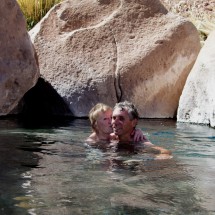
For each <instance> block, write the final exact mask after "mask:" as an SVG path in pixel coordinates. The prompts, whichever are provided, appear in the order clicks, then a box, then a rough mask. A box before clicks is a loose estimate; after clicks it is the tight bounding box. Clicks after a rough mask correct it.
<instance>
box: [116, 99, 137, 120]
mask: <svg viewBox="0 0 215 215" xmlns="http://www.w3.org/2000/svg"><path fill="white" fill-rule="evenodd" d="M115 108H120V109H121V110H122V111H124V110H127V111H128V115H129V118H130V120H133V119H139V113H138V111H137V108H136V107H135V106H134V104H132V103H131V102H128V101H123V102H119V103H116V105H115V106H114V108H113V109H115Z"/></svg>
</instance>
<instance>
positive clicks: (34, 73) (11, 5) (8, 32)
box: [0, 0, 39, 116]
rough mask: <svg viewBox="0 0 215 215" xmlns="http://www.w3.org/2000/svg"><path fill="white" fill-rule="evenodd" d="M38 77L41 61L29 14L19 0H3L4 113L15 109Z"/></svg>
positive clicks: (0, 63)
mask: <svg viewBox="0 0 215 215" xmlns="http://www.w3.org/2000/svg"><path fill="white" fill-rule="evenodd" d="M38 77H39V67H38V62H37V58H36V54H35V50H34V47H33V45H32V42H31V40H30V37H29V35H28V32H27V30H26V21H25V18H24V16H23V14H22V13H21V10H20V8H19V6H18V4H17V2H16V0H1V4H0V98H1V99H0V116H1V115H7V114H8V113H10V111H11V110H13V108H14V107H15V106H16V105H17V104H18V102H19V101H20V99H21V98H22V97H23V95H24V94H25V93H26V92H27V91H28V90H29V89H30V88H31V87H33V86H34V85H35V83H36V82H37V79H38Z"/></svg>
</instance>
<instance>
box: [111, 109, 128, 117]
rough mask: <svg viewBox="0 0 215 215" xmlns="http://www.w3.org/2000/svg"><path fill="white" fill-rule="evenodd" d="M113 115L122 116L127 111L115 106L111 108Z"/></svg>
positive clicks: (126, 113)
mask: <svg viewBox="0 0 215 215" xmlns="http://www.w3.org/2000/svg"><path fill="white" fill-rule="evenodd" d="M115 115H123V116H124V115H128V111H127V110H125V109H122V108H115V109H114V110H113V116H115Z"/></svg>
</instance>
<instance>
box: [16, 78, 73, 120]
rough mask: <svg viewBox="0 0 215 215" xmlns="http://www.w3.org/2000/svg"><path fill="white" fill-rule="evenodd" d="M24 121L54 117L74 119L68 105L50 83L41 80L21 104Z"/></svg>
mask: <svg viewBox="0 0 215 215" xmlns="http://www.w3.org/2000/svg"><path fill="white" fill-rule="evenodd" d="M19 106H20V107H19V109H20V110H21V111H20V114H19V115H20V117H21V118H23V119H35V120H37V119H39V120H41V119H49V118H53V117H55V118H56V117H68V116H69V117H73V114H72V112H71V111H70V109H69V107H68V105H67V104H66V102H65V101H64V100H63V98H62V97H61V96H60V95H59V94H58V93H57V91H56V90H55V89H54V88H53V87H52V85H51V84H50V83H48V82H47V81H45V80H44V79H43V78H41V77H40V78H39V79H38V81H37V84H36V85H35V86H34V87H33V88H31V89H30V90H29V91H28V92H27V93H26V94H25V95H24V97H23V99H22V100H21V102H20V104H19Z"/></svg>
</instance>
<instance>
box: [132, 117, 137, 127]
mask: <svg viewBox="0 0 215 215" xmlns="http://www.w3.org/2000/svg"><path fill="white" fill-rule="evenodd" d="M136 125H137V119H133V120H132V126H133V128H135V127H136Z"/></svg>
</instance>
